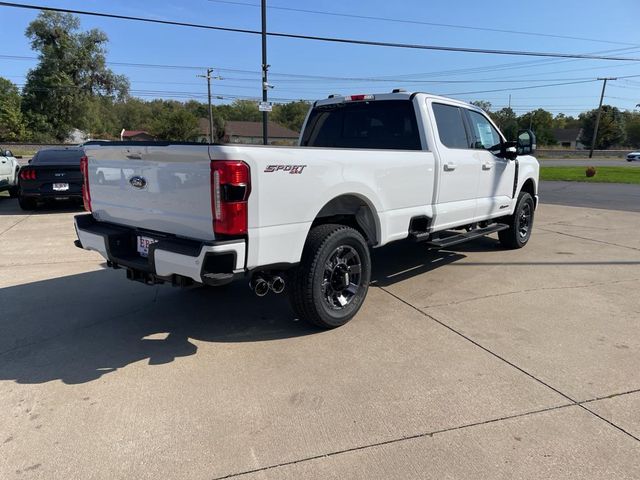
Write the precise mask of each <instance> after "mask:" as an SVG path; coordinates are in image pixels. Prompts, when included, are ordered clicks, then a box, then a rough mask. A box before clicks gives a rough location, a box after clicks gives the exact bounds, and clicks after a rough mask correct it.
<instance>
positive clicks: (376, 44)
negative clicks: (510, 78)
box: [0, 2, 640, 62]
mask: <svg viewBox="0 0 640 480" xmlns="http://www.w3.org/2000/svg"><path fill="white" fill-rule="evenodd" d="M0 6H3V7H10V8H21V9H26V10H49V11H53V12H61V13H72V14H75V15H88V16H93V17H102V18H111V19H117V20H131V21H137V22H145V23H155V24H161V25H172V26H179V27H189V28H200V29H205V30H216V31H222V32H233V33H244V34H250V35H261V34H262V32H260V31H258V30H251V29H245V28H232V27H221V26H215V25H204V24H198V23H187V22H177V21H171V20H160V19H154V18H146V17H134V16H130V15H118V14H113V13H103V12H95V11H88V10H76V9H69V8H56V7H49V6H43V5H31V4H23V3H13V2H0ZM266 35H268V36H271V37H278V38H293V39H298V40H312V41H318V42H330V43H340V44H351V45H365V46H372V47H389V48H405V49H412V50H431V51H443V52H462V53H478V54H489V55H513V56H528V57H552V58H576V59H584V60H610V61H634V62H640V58H628V57H611V56H601V55H587V54H577V53H557V52H535V51H522V50H501V49H485V48H469V47H449V46H443V45H424V44H417V43H396V42H382V41H376V40H361V39H352V38H338V37H322V36H316V35H299V34H294V33H282V32H266Z"/></svg>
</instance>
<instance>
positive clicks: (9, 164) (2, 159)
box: [0, 146, 20, 198]
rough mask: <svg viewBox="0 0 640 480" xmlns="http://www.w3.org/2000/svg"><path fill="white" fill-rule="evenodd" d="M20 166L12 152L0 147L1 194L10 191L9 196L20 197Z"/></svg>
mask: <svg viewBox="0 0 640 480" xmlns="http://www.w3.org/2000/svg"><path fill="white" fill-rule="evenodd" d="M19 171H20V164H19V163H18V160H17V159H16V157H14V156H13V153H11V150H6V149H4V148H2V146H0V192H2V191H4V190H8V191H9V196H11V197H12V198H13V197H17V196H18V173H19Z"/></svg>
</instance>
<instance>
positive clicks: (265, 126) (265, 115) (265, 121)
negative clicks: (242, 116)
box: [262, 0, 269, 145]
mask: <svg viewBox="0 0 640 480" xmlns="http://www.w3.org/2000/svg"><path fill="white" fill-rule="evenodd" d="M268 70H269V65H268V64H267V0H262V102H263V104H264V105H265V107H266V105H267V102H268V98H267V89H268V88H269V83H268V82H267V72H268ZM262 143H263V144H264V145H268V144H269V112H268V111H267V110H266V108H265V109H264V110H263V112H262Z"/></svg>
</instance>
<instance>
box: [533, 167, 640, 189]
mask: <svg viewBox="0 0 640 480" xmlns="http://www.w3.org/2000/svg"><path fill="white" fill-rule="evenodd" d="M586 169H587V167H540V179H541V180H562V181H565V182H596V183H598V182H600V183H635V184H637V185H640V168H633V167H596V174H595V176H594V177H591V178H587V176H586V175H585V173H584V172H585V170H586Z"/></svg>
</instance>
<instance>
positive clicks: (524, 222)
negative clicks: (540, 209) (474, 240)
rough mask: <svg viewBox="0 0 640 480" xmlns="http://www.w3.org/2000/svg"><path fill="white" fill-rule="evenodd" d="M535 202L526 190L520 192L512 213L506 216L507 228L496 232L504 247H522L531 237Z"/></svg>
mask: <svg viewBox="0 0 640 480" xmlns="http://www.w3.org/2000/svg"><path fill="white" fill-rule="evenodd" d="M534 211H535V204H534V203H533V198H532V197H531V195H530V194H529V193H527V192H520V195H519V196H518V203H517V204H516V210H515V212H513V215H511V216H510V217H508V218H507V221H506V222H505V223H507V224H508V225H509V228H507V229H506V230H502V231H500V232H498V238H499V239H500V243H501V244H502V246H503V247H505V248H512V249H513V248H522V247H524V246H525V245H526V244H527V242H529V239H530V238H531V231H532V230H533V217H534Z"/></svg>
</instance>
